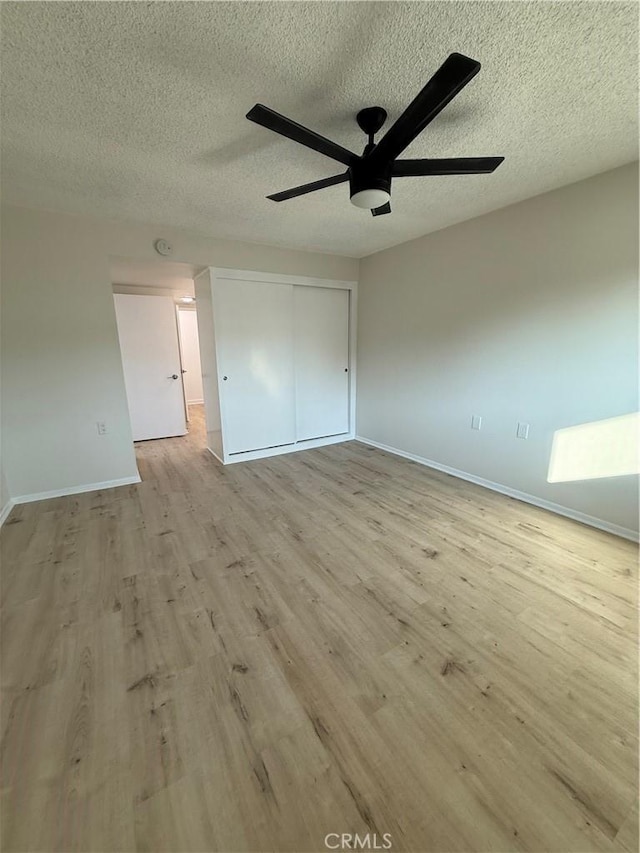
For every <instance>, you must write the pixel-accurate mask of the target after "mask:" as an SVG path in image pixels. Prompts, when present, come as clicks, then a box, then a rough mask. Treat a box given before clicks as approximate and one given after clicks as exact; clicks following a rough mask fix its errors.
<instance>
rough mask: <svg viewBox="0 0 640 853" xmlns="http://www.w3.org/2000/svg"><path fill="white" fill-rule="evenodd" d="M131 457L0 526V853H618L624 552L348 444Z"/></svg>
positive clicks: (623, 736) (630, 731)
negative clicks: (273, 452)
mask: <svg viewBox="0 0 640 853" xmlns="http://www.w3.org/2000/svg"><path fill="white" fill-rule="evenodd" d="M137 454H138V459H139V466H140V472H141V474H142V477H143V482H142V484H141V485H138V486H131V487H124V488H119V489H113V490H109V491H104V492H100V493H92V494H85V495H78V496H75V497H70V498H59V499H56V500H50V501H46V502H41V503H39V504H29V505H23V506H20V507H17V508H16V509H15V510H14V511H13V513H12V515H11V517H10V519H9V521H8V522H7V523H6V524H5V527H4V528H3V530H2V535H1V538H2V548H3V588H2V628H3V643H2V683H3V688H4V701H3V704H2V732H3V740H2V750H3V752H2V807H3V820H2V832H3V846H2V849H3V850H4V851H6V853H9V851H21V850H46V851H54V850H56V851H165V850H171V851H240V850H251V851H311V850H318V851H322V850H325V849H326V848H325V842H324V839H325V836H326V835H327V833H355V832H357V833H358V834H359V835H360V836H364V835H366V834H367V833H369V835H370V839H369V840H370V842H372V834H373V833H376V834H377V836H378V839H377V840H378V844H381V843H382V842H383V834H384V833H390V834H391V837H392V843H393V847H392V849H393V850H397V851H400V850H403V851H415V853H418V851H494V850H495V851H497V850H500V851H523V850H528V851H559V853H564V851H596V850H597V851H621V850H628V851H635V850H637V846H638V839H637V809H634V806H635V804H636V803H637V796H638V785H637V753H638V740H637V677H638V671H637V647H636V641H637V609H636V604H637V601H636V594H637V555H636V549H635V547H634V546H633V545H632V544H630V543H628V542H625V541H623V540H620V539H617V538H615V537H613V536H610V535H608V534H605V533H600V532H598V531H595V530H591V529H589V528H587V527H583V526H581V525H579V524H577V523H574V522H571V521H568V520H566V519H562V518H558V517H556V516H553V515H551V514H549V513H546V512H544V511H542V510H537V509H535V508H533V507H529V506H526V505H524V504H521V503H518V502H517V501H514V500H510V499H509V498H506V497H503V496H501V495H497V494H494V493H491V492H488V491H485V490H483V489H482V488H480V487H477V486H473V485H470V484H468V483H465V482H462V481H459V480H456V479H453V478H451V477H448V476H446V475H444V474H439V473H437V472H432V471H429V470H427V469H425V468H422V467H420V466H418V465H415V464H413V463H411V462H408V461H405V460H402V459H398V458H395V457H392V456H389V455H387V454H385V453H382V452H380V451H377V450H373V449H371V448H368V447H365V446H363V445H360V444H357V443H353V442H352V443H347V444H343V445H334V446H332V447H328V448H325V449H320V450H311V451H306V452H303V453H297V454H291V455H288V456H279V457H276V458H272V459H265V460H261V461H257V462H250V463H245V464H240V465H233V466H229V467H226V468H223V467H222V466H220V465H219V464H218V462H216V460H215V459H214V458H213V457H212V456H211V455H210V454H208V453H207V452H206V451H205V450H204V449H203V436H202V428H201V417H200V416H198V418H197V422H196V423H195V424H194V428H193V430H192V433H191V434H190V436H189V437H186V438H179V439H168V440H164V441H152V442H146V443H142V444H140V445H138V447H137ZM329 843H330V844H335V843H336V839H335V837H334V836H332V837H331V838H330V839H329Z"/></svg>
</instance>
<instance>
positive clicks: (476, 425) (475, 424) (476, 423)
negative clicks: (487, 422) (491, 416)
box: [471, 415, 482, 429]
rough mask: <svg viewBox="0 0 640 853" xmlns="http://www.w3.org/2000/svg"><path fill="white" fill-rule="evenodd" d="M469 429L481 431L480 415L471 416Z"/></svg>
mask: <svg viewBox="0 0 640 853" xmlns="http://www.w3.org/2000/svg"><path fill="white" fill-rule="evenodd" d="M471 429H482V416H481V415H472V416H471Z"/></svg>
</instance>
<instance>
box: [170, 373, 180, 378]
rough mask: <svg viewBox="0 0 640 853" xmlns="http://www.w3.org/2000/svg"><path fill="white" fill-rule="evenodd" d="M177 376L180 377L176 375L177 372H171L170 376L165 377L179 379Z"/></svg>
mask: <svg viewBox="0 0 640 853" xmlns="http://www.w3.org/2000/svg"><path fill="white" fill-rule="evenodd" d="M179 378H180V377H179V376H178V374H177V373H172V374H171V376H168V377H167V379H179Z"/></svg>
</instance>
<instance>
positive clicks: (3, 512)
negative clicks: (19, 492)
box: [0, 498, 16, 527]
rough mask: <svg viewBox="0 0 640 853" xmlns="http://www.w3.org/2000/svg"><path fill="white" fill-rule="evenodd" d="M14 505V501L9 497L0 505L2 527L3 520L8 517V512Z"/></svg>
mask: <svg viewBox="0 0 640 853" xmlns="http://www.w3.org/2000/svg"><path fill="white" fill-rule="evenodd" d="M15 505H16V502H15V501H14V500H13V498H9V500H8V501H7V502H6V504H5V505H4V506H3V507H2V510H1V511H0V527H2V525H3V524H4V523H5V521H6V520H7V519H8V518H9V513H10V512H11V510H12V509H13V508H14V506H15Z"/></svg>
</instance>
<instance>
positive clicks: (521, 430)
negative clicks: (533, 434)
mask: <svg viewBox="0 0 640 853" xmlns="http://www.w3.org/2000/svg"><path fill="white" fill-rule="evenodd" d="M516 436H517V437H518V438H529V424H523V423H520V421H518V429H517V430H516Z"/></svg>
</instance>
